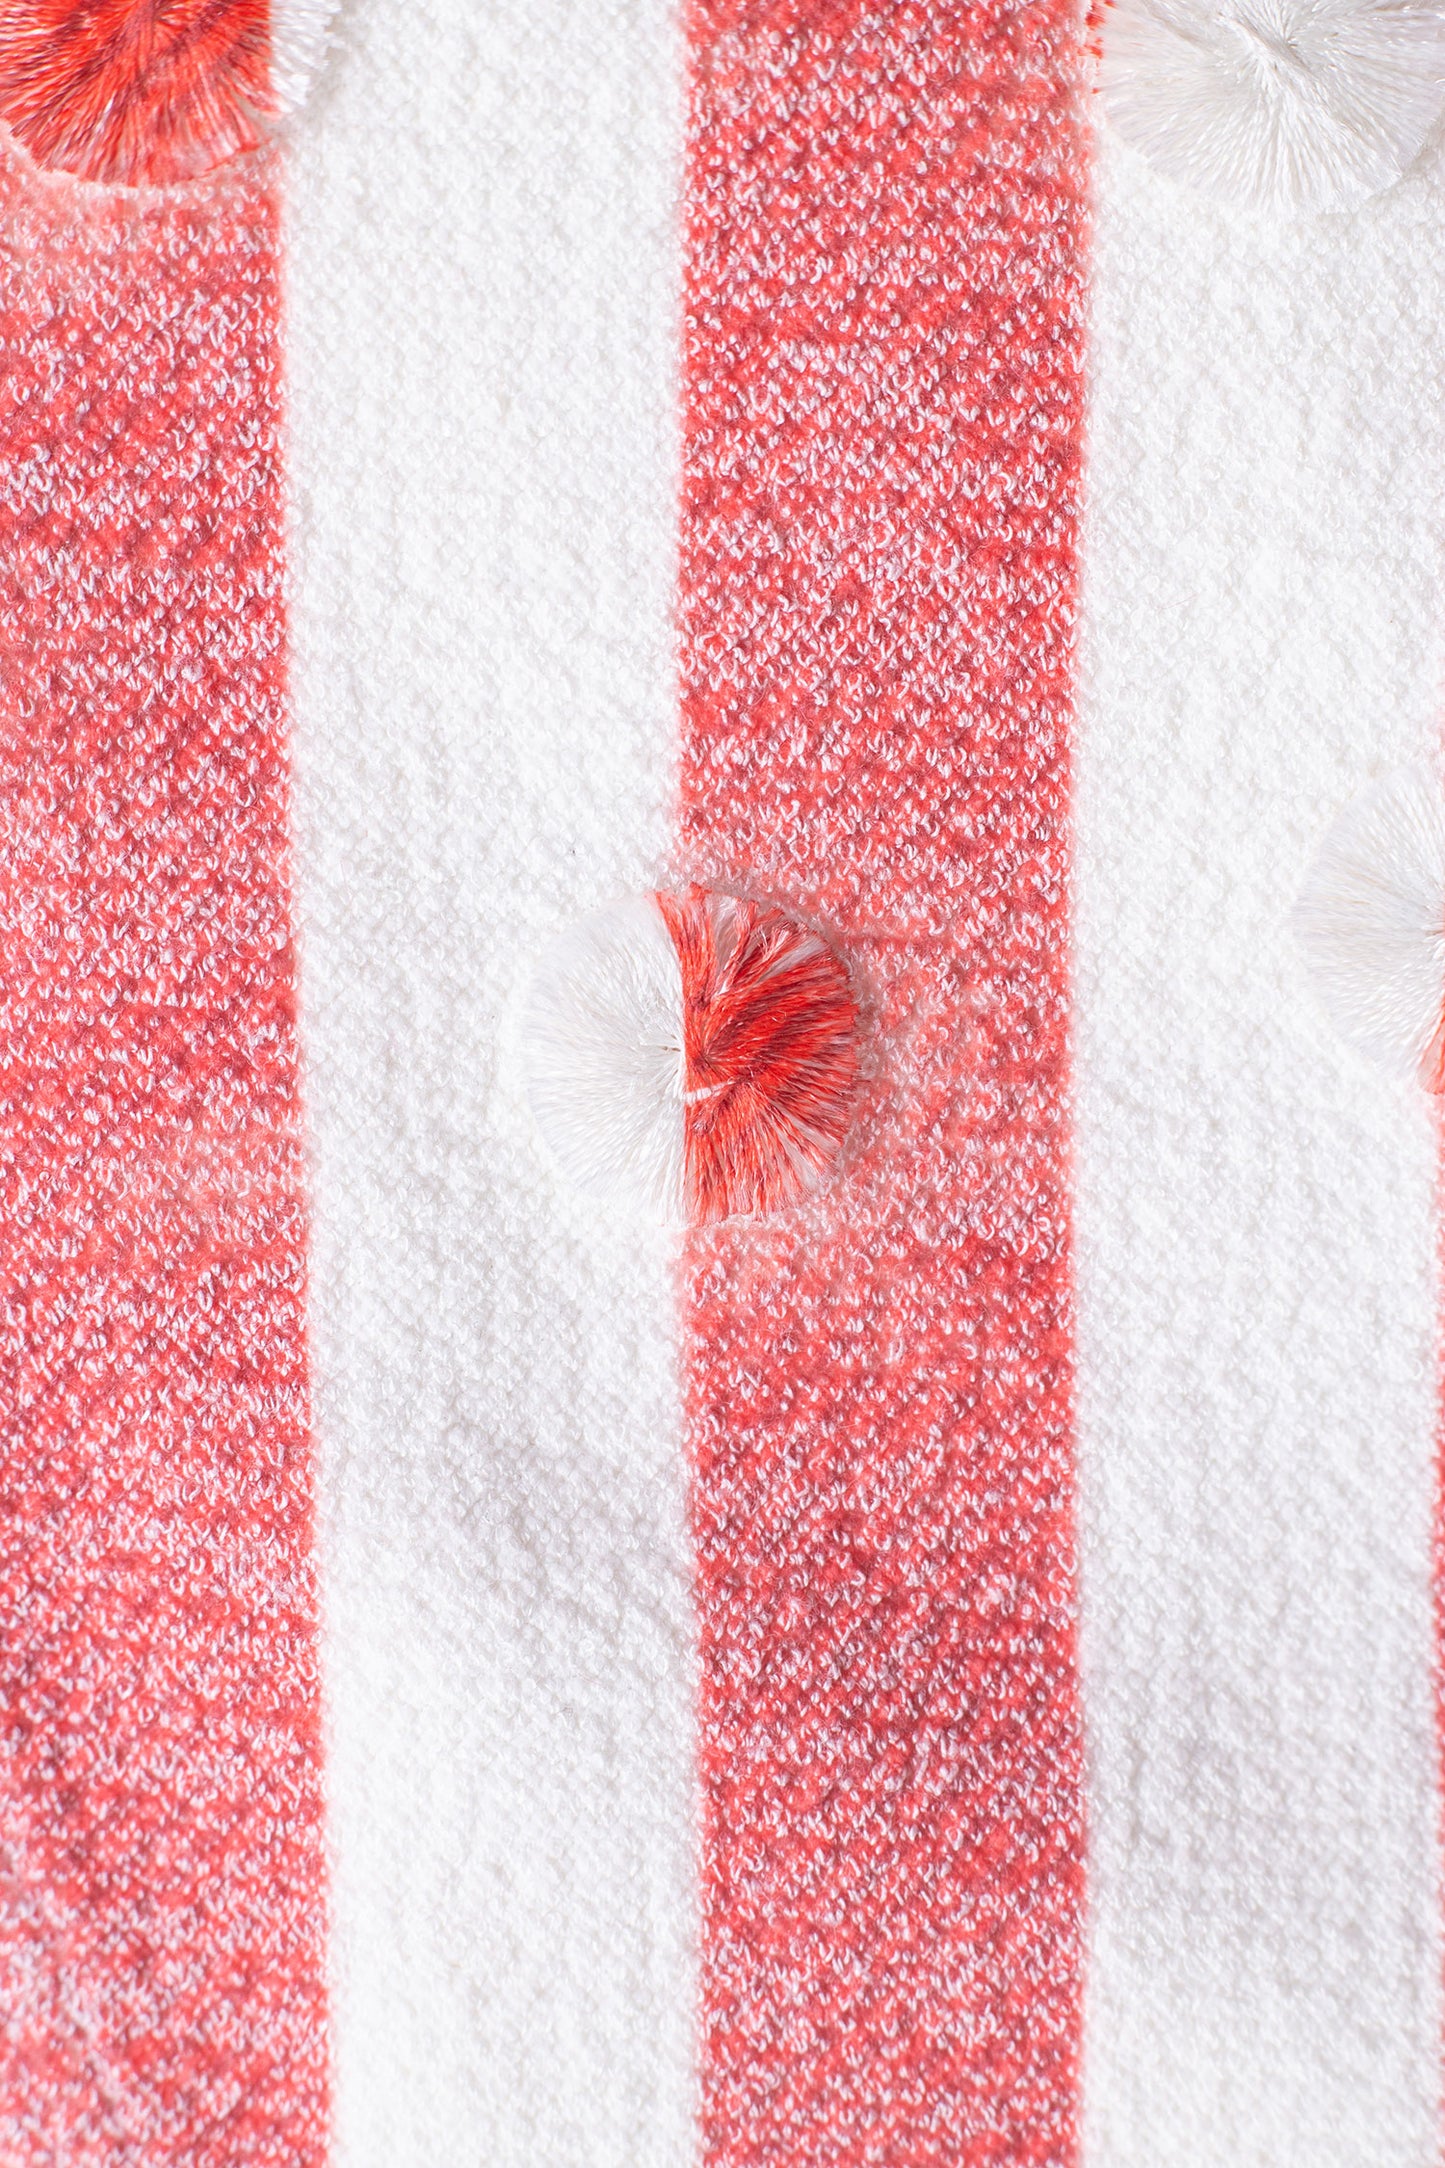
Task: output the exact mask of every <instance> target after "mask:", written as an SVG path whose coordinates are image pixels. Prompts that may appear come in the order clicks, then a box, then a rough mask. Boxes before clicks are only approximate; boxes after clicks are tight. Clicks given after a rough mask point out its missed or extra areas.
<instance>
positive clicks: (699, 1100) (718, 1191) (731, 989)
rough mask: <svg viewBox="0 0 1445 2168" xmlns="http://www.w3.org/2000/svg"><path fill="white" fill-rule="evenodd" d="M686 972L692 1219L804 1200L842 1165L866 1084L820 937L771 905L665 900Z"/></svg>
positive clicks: (849, 997) (845, 993) (686, 1129)
mask: <svg viewBox="0 0 1445 2168" xmlns="http://www.w3.org/2000/svg"><path fill="white" fill-rule="evenodd" d="M657 902H658V907H659V909H660V910H661V912H662V915H663V917H664V919H665V920H666V921H667V929H668V932H669V933H670V934H671V935H672V939H673V944H674V946H675V947H676V949H677V954H678V962H679V964H680V965H681V968H682V998H683V1081H684V1089H685V1092H686V1099H685V1102H684V1110H683V1134H684V1140H685V1141H684V1150H685V1159H686V1181H687V1210H688V1217H689V1219H690V1220H692V1221H693V1222H694V1223H696V1224H699V1225H702V1224H706V1223H707V1222H709V1221H712V1220H722V1219H730V1218H731V1217H732V1216H733V1215H734V1214H735V1213H740V1212H776V1211H779V1210H781V1209H783V1208H784V1207H785V1206H787V1205H791V1204H796V1203H797V1201H798V1200H799V1198H800V1197H803V1196H805V1195H806V1194H807V1193H808V1192H809V1191H810V1190H813V1189H816V1188H817V1187H818V1184H819V1183H820V1182H821V1181H822V1180H823V1178H824V1176H825V1175H826V1174H827V1173H828V1171H829V1169H830V1168H831V1167H832V1165H833V1162H834V1160H835V1159H836V1158H837V1156H838V1152H839V1149H840V1148H841V1146H842V1143H843V1139H844V1136H845V1135H846V1133H847V1128H848V1113H849V1109H850V1107H851V1105H852V1101H853V1093H854V1089H855V1087H856V1085H857V1081H858V1044H857V1038H858V1011H857V1006H856V1004H855V1002H854V1000H853V993H852V989H851V987H850V986H849V984H848V974H847V972H846V971H845V970H844V969H843V966H842V964H841V963H840V962H839V961H838V959H837V957H836V956H835V955H834V954H833V953H832V951H831V950H830V949H829V948H828V946H827V945H826V943H825V942H823V941H822V940H821V939H820V938H819V936H818V935H817V934H815V933H812V932H810V931H809V929H808V928H807V927H806V926H801V925H799V924H798V922H797V920H796V919H793V918H789V917H788V916H787V915H786V913H784V912H782V911H779V910H775V909H772V908H770V907H769V906H767V905H764V904H757V903H748V902H742V901H739V900H737V899H735V898H734V897H731V896H720V895H713V894H709V893H708V891H707V890H705V889H701V888H694V889H692V890H691V891H690V892H689V894H688V895H687V896H686V897H683V898H678V897H676V896H668V895H661V894H660V895H659V896H658V899H657Z"/></svg>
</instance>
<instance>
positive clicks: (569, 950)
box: [523, 896, 684, 1221]
mask: <svg viewBox="0 0 1445 2168" xmlns="http://www.w3.org/2000/svg"><path fill="white" fill-rule="evenodd" d="M523 1051H524V1058H525V1061H526V1067H527V1079H528V1094H529V1098H530V1101H531V1106H532V1112H533V1114H534V1116H535V1117H536V1121H537V1126H538V1128H539V1129H540V1130H541V1132H542V1136H543V1139H544V1141H545V1143H546V1144H547V1146H548V1148H549V1150H550V1151H551V1152H552V1154H553V1156H554V1158H555V1159H556V1160H557V1161H558V1163H559V1165H560V1167H561V1169H562V1172H563V1173H564V1174H565V1175H566V1177H567V1179H568V1180H569V1181H570V1182H571V1183H572V1184H573V1185H574V1187H576V1188H577V1189H579V1190H581V1191H583V1192H584V1194H586V1195H588V1196H591V1197H596V1198H601V1199H607V1200H610V1201H612V1202H615V1203H631V1204H634V1205H639V1206H641V1207H643V1208H644V1209H646V1210H648V1211H650V1212H652V1213H654V1214H656V1215H657V1216H659V1217H661V1218H663V1219H665V1220H668V1221H677V1220H679V1219H680V1218H681V1217H682V1214H683V1209H684V1082H683V1003H682V968H681V965H680V964H679V961H678V955H677V950H676V948H675V946H674V945H673V940H672V936H671V934H670V933H669V932H668V930H667V926H666V923H665V922H664V920H663V916H662V913H661V912H660V911H659V909H658V907H657V904H656V902H655V901H654V900H653V898H652V897H651V896H631V897H628V898H627V899H626V900H625V901H624V902H622V903H617V904H613V905H612V906H610V907H609V908H608V909H607V910H603V911H598V912H595V913H594V914H593V916H592V917H590V918H586V919H583V920H582V921H581V923H580V924H579V925H576V926H572V927H569V929H568V930H567V932H566V933H565V934H563V935H561V936H560V938H559V939H557V940H556V941H554V942H553V943H552V945H551V947H550V948H549V949H548V950H547V951H546V953H545V954H544V955H543V957H542V958H541V961H540V962H539V964H538V966H537V970H536V973H535V975H534V977H533V980H532V985H531V990H530V994H529V997H528V1001H527V1008H526V1014H525V1017H524V1020H523Z"/></svg>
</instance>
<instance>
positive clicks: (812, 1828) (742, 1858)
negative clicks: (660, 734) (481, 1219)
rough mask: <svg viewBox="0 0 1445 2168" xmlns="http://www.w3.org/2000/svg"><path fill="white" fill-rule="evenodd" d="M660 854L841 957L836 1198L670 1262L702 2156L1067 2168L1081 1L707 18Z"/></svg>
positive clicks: (690, 195)
mask: <svg viewBox="0 0 1445 2168" xmlns="http://www.w3.org/2000/svg"><path fill="white" fill-rule="evenodd" d="M691 31H692V41H693V42H692V62H693V75H692V82H693V95H692V103H691V115H690V131H689V151H690V157H689V168H688V182H687V204H688V236H689V248H688V258H687V268H686V277H685V295H686V312H687V313H686V353H687V366H686V381H685V385H684V428H685V438H684V474H685V481H684V493H683V514H682V610H683V633H682V638H683V647H682V656H683V661H682V674H683V731H684V737H683V778H682V782H683V794H682V795H683V806H682V851H683V855H684V859H685V861H686V864H687V869H688V871H689V872H691V873H695V874H699V875H703V876H705V877H706V878H708V879H710V880H714V881H720V882H721V883H722V884H723V885H733V886H736V887H738V888H741V889H743V890H745V891H749V892H752V893H754V894H761V895H765V896H771V897H775V898H777V899H778V900H779V901H782V902H784V903H785V904H786V905H788V906H789V907H790V908H797V909H799V910H801V911H802V912H803V913H805V914H806V915H808V916H810V917H812V918H813V919H815V920H816V921H817V922H818V923H820V924H821V925H822V926H824V927H825V928H827V929H828V930H829V931H830V933H833V934H835V935H836V937H837V939H838V941H839V943H840V946H841V948H842V951H843V953H844V954H845V955H847V956H848V957H849V958H850V960H851V963H852V967H853V969H854V971H855V972H856V973H857V975H858V979H859V983H860V987H861V988H862V989H863V990H864V997H865V1003H866V1008H867V1012H868V1015H869V1023H870V1027H871V1039H872V1059H871V1064H870V1068H871V1073H870V1075H869V1076H868V1078H867V1082H866V1085H865V1089H864V1092H863V1096H862V1101H861V1104H860V1108H859V1113H858V1122H857V1132H858V1139H857V1147H856V1150H855V1151H854V1153H853V1155H852V1160H851V1164H850V1166H849V1168H848V1170H847V1180H846V1182H845V1183H844V1184H843V1185H841V1186H840V1187H838V1188H836V1189H835V1190H834V1191H833V1192H832V1193H831V1194H828V1195H825V1196H824V1197H823V1198H821V1199H820V1200H819V1202H818V1203H817V1204H816V1205H815V1206H814V1207H813V1208H812V1209H809V1210H805V1211H804V1212H802V1213H801V1214H799V1215H798V1217H797V1218H796V1219H795V1220H794V1221H792V1222H791V1223H788V1222H782V1223H780V1224H777V1225H770V1224H766V1223H758V1222H749V1221H746V1220H744V1221H740V1222H734V1223H730V1224H728V1225H726V1226H724V1227H722V1228H720V1229H718V1230H717V1231H716V1232H715V1233H710V1234H699V1235H696V1236H694V1237H693V1239H692V1240H691V1241H690V1242H689V1244H688V1247H687V1253H686V1258H685V1281H686V1290H687V1293H686V1311H685V1318H684V1334H685V1355H686V1363H687V1379H688V1430H689V1447H690V1454H691V1459H692V1463H693V1467H694V1472H695V1474H694V1480H695V1496H694V1524H695V1535H696V1541H697V1549H698V1588H697V1604H698V1614H699V1633H700V1660H701V1711H700V1720H699V1721H700V1748H699V1751H700V1758H701V1771H702V1784H703V1791H704V1810H703V1811H704V1830H703V1863H702V1914H703V1926H702V1944H701V2003H702V2026H703V2033H702V2105H701V2117H702V2139H703V2146H702V2150H703V2159H704V2160H705V2161H706V2162H708V2163H709V2164H716V2168H771V2164H775V2163H778V2162H782V2161H797V2162H805V2161H806V2162H813V2161H824V2160H826V2161H836V2162H848V2163H858V2164H862V2163H864V2162H902V2161H907V2160H937V2161H944V2160H947V2161H950V2162H958V2163H964V2162H967V2163H977V2164H983V2163H985V2162H1000V2163H1001V2162H1012V2163H1021V2162H1043V2161H1049V2162H1062V2161H1064V2160H1067V2159H1069V2158H1070V2157H1071V2156H1072V2154H1073V2150H1074V2146H1073V2130H1074V2122H1075V2108H1076V2087H1077V2053H1076V2050H1077V2042H1078V2026H1079V2002H1078V1996H1079V1980H1080V1908H1081V1899H1082V1889H1083V1875H1082V1849H1083V1830H1082V1790H1081V1785H1082V1770H1081V1762H1080V1737H1079V1712H1078V1702H1077V1695H1076V1690H1075V1688H1076V1682H1075V1673H1074V1538H1073V1499H1072V1438H1071V1420H1070V1416H1071V1405H1070V1403H1071V1385H1072V1379H1071V1360H1070V1355H1071V1351H1070V1344H1069V1341H1070V1331H1069V1328H1070V1316H1069V1311H1070V1288H1069V1254H1068V1248H1069V1232H1068V1228H1069V1207H1068V1196H1067V1182H1066V1175H1067V1167H1068V1145H1067V1135H1066V1126H1065V1115H1064V1097H1065V1091H1066V1084H1067V1077H1066V1037H1065V1027H1066V1017H1067V977H1068V974H1067V956H1066V939H1067V918H1066V908H1067V906H1066V883H1065V876H1066V862H1067V851H1068V792H1069V783H1068V737H1069V712H1070V649H1071V641H1072V634H1073V628H1074V622H1075V606H1074V604H1075V573H1076V528H1077V511H1078V480H1079V458H1080V450H1081V436H1082V406H1083V401H1082V373H1081V369H1082V351H1081V349H1082V302H1083V241H1084V217H1083V210H1084V201H1083V195H1084V174H1085V162H1084V142H1083V128H1082V120H1081V113H1080V105H1081V100H1080V99H1079V97H1078V95H1077V92H1078V79H1079V73H1080V69H1079V63H1080V61H1081V59H1082V44H1081V40H1080V38H1079V35H1078V24H1077V21H1076V17H1075V13H1074V10H1073V8H1072V6H1070V5H1060V6H1057V7H1056V6H1052V5H1040V4H1039V0H1025V4H1018V0H985V4H981V5H976V6H957V5H952V4H949V5H942V4H939V5H931V4H922V5H908V6H903V7H896V6H893V5H891V4H890V5H887V6H878V5H876V4H870V0H854V4H833V0H829V4H828V5H826V6H810V5H798V4H797V0H781V4H775V5H774V4H770V5H750V6H743V7H739V6H736V5H733V4H732V0H707V4H701V5H698V6H696V7H695V8H694V10H693V13H692V18H691Z"/></svg>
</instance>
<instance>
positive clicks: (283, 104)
mask: <svg viewBox="0 0 1445 2168" xmlns="http://www.w3.org/2000/svg"><path fill="white" fill-rule="evenodd" d="M336 8H337V0H271V88H272V90H273V92H274V93H275V96H276V102H277V105H278V106H279V108H280V110H281V111H282V112H283V113H294V112H295V111H296V110H297V108H298V106H300V105H301V104H302V102H303V101H304V99H305V97H306V93H307V90H308V89H309V88H310V84H311V78H312V76H313V75H314V74H315V73H316V70H317V69H318V67H319V66H320V65H321V61H322V57H323V55H324V54H325V51H326V35H327V32H328V30H329V29H330V27H331V19H332V17H333V16H334V15H335V13H336Z"/></svg>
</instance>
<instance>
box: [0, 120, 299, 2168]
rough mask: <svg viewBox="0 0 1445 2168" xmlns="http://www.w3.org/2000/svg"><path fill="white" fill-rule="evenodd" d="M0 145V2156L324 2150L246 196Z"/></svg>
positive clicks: (258, 383)
mask: <svg viewBox="0 0 1445 2168" xmlns="http://www.w3.org/2000/svg"><path fill="white" fill-rule="evenodd" d="M19 168H20V161H19V160H18V159H17V158H16V157H15V156H14V155H13V154H12V153H8V152H6V153H0V347H3V351H4V353H5V356H6V366H5V371H4V376H3V381H0V467H3V470H4V472H5V474H6V475H7V477H8V478H9V480H8V484H7V489H6V494H5V501H4V513H3V517H4V526H5V546H4V549H3V552H0V807H3V821H0V1471H3V1476H0V1484H3V1512H0V1621H3V1629H0V2009H3V2012H4V2022H3V2025H0V2160H3V2162H4V2163H5V2168H53V2164H56V2163H60V2162H63V2163H64V2164H65V2168H180V2164H182V2163H184V2164H185V2168H239V2164H241V2163H245V2164H246V2168H321V2164H322V2162H323V2161H324V2159H325V2157H326V2123H327V2108H326V2095H327V2072H326V2031H325V2025H326V2013H325V1986H324V1981H325V1948H324V1927H325V1921H324V1905H323V1894H324V1868H323V1848H322V1801H321V1738H320V1723H319V1706H320V1697H319V1683H318V1678H317V1666H318V1650H317V1621H316V1588H315V1581H314V1557H313V1542H312V1468H311V1454H310V1447H309V1440H308V1419H307V1417H308V1411H307V1385H306V1365H305V1338H304V1323H303V1302H304V1297H305V1221H304V1214H303V1207H302V1153H301V1136H300V1123H299V1108H298V1100H297V1069H296V1043H295V1014H294V1011H295V996H294V985H293V965H292V953H291V942H290V922H289V910H288V895H287V867H286V857H287V796H288V793H287V774H286V750H285V726H284V712H285V621H284V611H283V603H282V594H283V573H284V546H285V544H284V534H285V521H284V500H283V490H282V473H281V430H282V407H281V383H282V379H281V355H280V320H281V290H280V234H279V207H278V203H277V200H276V196H275V193H274V190H273V187H272V185H271V179H270V176H269V175H268V174H267V173H265V172H260V173H258V172H257V171H256V170H255V169H254V168H249V169H245V170H242V169H236V170H233V171H231V172H229V173H227V174H226V175H224V176H221V177H218V179H217V181H216V182H214V183H212V184H211V186H210V187H209V188H206V189H196V190H187V191H185V193H184V194H183V195H170V196H162V195H154V196H147V197H143V198H142V197H119V196H116V195H113V194H111V193H110V192H102V191H97V190H80V189H75V190H71V191H68V192H64V193H62V192H58V191H55V190H53V189H48V188H47V189H40V188H37V185H36V182H35V177H34V174H33V172H30V171H24V172H22V171H20V170H19Z"/></svg>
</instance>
